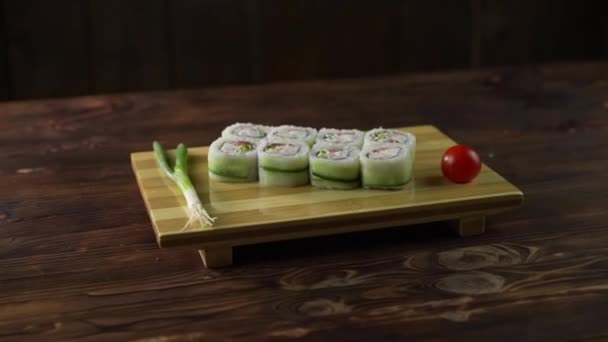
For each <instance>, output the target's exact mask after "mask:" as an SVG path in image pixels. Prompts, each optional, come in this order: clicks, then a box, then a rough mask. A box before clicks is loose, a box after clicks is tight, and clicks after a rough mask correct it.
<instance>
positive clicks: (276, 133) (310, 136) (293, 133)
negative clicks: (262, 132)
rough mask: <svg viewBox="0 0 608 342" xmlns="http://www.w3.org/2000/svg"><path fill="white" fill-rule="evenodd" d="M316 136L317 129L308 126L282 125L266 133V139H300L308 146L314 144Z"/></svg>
mask: <svg viewBox="0 0 608 342" xmlns="http://www.w3.org/2000/svg"><path fill="white" fill-rule="evenodd" d="M316 138H317V130H316V129H314V128H310V127H299V126H289V125H283V126H279V127H274V128H272V129H271V130H270V132H269V133H268V140H289V141H302V142H305V143H306V144H307V145H308V147H310V146H312V145H314V143H315V140H316Z"/></svg>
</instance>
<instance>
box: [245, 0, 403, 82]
mask: <svg viewBox="0 0 608 342" xmlns="http://www.w3.org/2000/svg"><path fill="white" fill-rule="evenodd" d="M256 5H257V13H258V15H259V19H258V24H259V27H258V28H257V29H258V30H259V37H258V39H259V44H260V50H261V51H260V54H261V55H262V56H263V57H262V59H261V61H262V64H263V65H262V66H261V69H262V70H263V72H262V79H263V80H266V81H275V80H288V79H314V78H341V77H356V76H366V75H378V74H383V73H389V72H394V71H396V70H398V68H397V66H398V64H399V61H398V55H396V54H395V53H394V50H395V48H396V47H397V45H398V44H399V36H400V35H399V26H398V20H399V13H400V11H399V9H400V4H399V2H396V1H375V2H374V3H373V4H370V2H368V1H360V0H356V1H349V3H348V6H344V4H342V3H339V2H328V1H317V0H313V1H305V0H300V1H275V0H260V1H257V2H256Z"/></svg>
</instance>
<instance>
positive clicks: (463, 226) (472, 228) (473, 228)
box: [452, 216, 486, 236]
mask: <svg viewBox="0 0 608 342" xmlns="http://www.w3.org/2000/svg"><path fill="white" fill-rule="evenodd" d="M452 225H453V228H454V231H455V232H456V233H457V234H458V235H460V236H473V235H479V234H483V232H485V230H486V217H485V216H472V217H463V218H461V219H458V220H455V221H454V222H453V223H452Z"/></svg>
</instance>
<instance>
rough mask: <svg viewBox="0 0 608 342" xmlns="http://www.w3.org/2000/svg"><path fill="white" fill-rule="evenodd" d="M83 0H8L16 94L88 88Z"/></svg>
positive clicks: (64, 92)
mask: <svg viewBox="0 0 608 342" xmlns="http://www.w3.org/2000/svg"><path fill="white" fill-rule="evenodd" d="M84 4H85V2H83V1H79V0H57V1H46V0H23V1H21V0H20V1H10V0H5V1H4V9H5V15H6V24H7V33H8V37H9V44H10V45H9V63H10V65H11V67H12V75H13V78H14V91H15V96H16V98H32V97H47V96H66V95H79V94H85V93H88V91H89V83H88V79H89V69H88V66H89V64H88V54H87V50H86V37H85V32H86V30H85V24H84V22H83V15H82V14H83V5H84Z"/></svg>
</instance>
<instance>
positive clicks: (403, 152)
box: [361, 143, 414, 189]
mask: <svg viewBox="0 0 608 342" xmlns="http://www.w3.org/2000/svg"><path fill="white" fill-rule="evenodd" d="M411 153H412V151H411V149H410V148H409V147H408V145H404V144H397V143H369V144H366V145H365V146H364V147H363V150H362V151H361V183H362V184H363V187H364V188H369V189H400V188H402V187H403V186H404V185H406V184H407V183H408V182H409V181H410V180H411V179H412V169H413V165H414V159H413V158H412V156H411Z"/></svg>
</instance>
